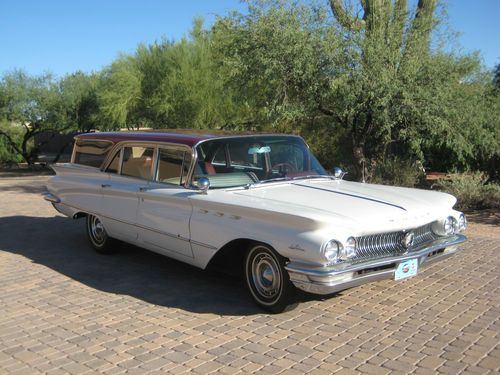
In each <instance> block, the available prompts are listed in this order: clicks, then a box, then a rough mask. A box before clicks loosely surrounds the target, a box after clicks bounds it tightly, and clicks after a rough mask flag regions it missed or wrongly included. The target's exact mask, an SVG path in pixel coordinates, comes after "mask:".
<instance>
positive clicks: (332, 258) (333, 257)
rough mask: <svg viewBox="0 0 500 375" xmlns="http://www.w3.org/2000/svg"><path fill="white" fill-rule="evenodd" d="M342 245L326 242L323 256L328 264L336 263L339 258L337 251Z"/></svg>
mask: <svg viewBox="0 0 500 375" xmlns="http://www.w3.org/2000/svg"><path fill="white" fill-rule="evenodd" d="M341 248H342V245H341V244H340V243H338V242H337V241H335V240H331V241H328V242H327V243H326V244H325V247H324V254H325V257H326V259H327V260H328V262H330V263H336V262H337V260H338V257H339V250H340V249H341Z"/></svg>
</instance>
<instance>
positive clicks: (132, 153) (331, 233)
mask: <svg viewBox="0 0 500 375" xmlns="http://www.w3.org/2000/svg"><path fill="white" fill-rule="evenodd" d="M53 168H54V170H55V171H56V176H54V177H52V178H51V179H50V180H49V183H48V193H47V194H46V196H45V199H47V200H48V201H50V202H52V203H53V205H54V207H55V208H56V209H57V210H58V211H59V212H61V213H63V214H64V215H67V216H69V217H72V218H81V217H85V218H86V232H87V235H88V238H89V240H90V243H91V245H92V246H93V247H94V248H95V249H96V250H97V251H98V252H109V251H112V250H113V249H114V248H115V247H116V241H115V240H121V241H126V242H129V243H133V244H136V245H138V246H141V247H143V248H146V249H149V250H152V251H154V252H157V253H160V254H164V255H166V256H169V257H171V258H175V259H177V260H180V261H182V262H186V263H189V264H191V265H194V266H196V267H200V268H203V269H205V268H206V267H208V266H209V265H212V264H218V265H221V264H222V265H225V267H226V269H228V270H231V271H234V270H241V272H242V274H243V276H244V279H245V282H246V285H247V287H248V290H249V291H250V294H251V296H252V297H253V299H254V300H255V302H256V303H257V304H258V305H260V306H261V307H263V308H264V309H266V310H268V311H271V312H281V311H283V310H284V309H285V308H286V307H287V306H289V305H290V304H291V302H293V296H294V292H295V291H296V289H295V288H298V289H301V290H303V291H306V292H310V293H315V294H321V295H326V294H331V293H335V292H338V291H341V290H344V289H347V288H351V287H354V286H357V285H360V284H364V283H367V282H370V281H375V280H381V279H387V278H392V279H395V280H400V279H404V278H407V277H411V276H415V275H416V274H418V273H419V272H420V270H421V269H422V268H423V267H424V266H426V265H428V264H430V263H432V262H435V261H438V260H442V259H445V258H446V257H448V256H449V255H452V254H454V253H455V252H456V251H457V245H458V244H460V243H462V242H464V241H465V240H466V237H465V236H464V235H462V234H460V233H461V232H463V231H464V230H465V228H466V225H467V223H466V219H465V216H464V215H463V214H462V213H461V212H458V211H455V210H454V209H453V205H454V204H455V202H456V199H455V198H454V197H453V196H451V195H448V194H444V193H439V192H432V191H425V190H417V189H408V188H401V187H388V186H381V185H371V184H365V183H358V182H349V181H345V180H343V179H342V177H343V172H342V171H341V170H338V169H337V170H336V171H335V173H334V175H330V174H329V173H327V172H326V171H325V170H324V168H323V167H322V166H321V165H320V163H319V162H318V160H317V159H316V158H315V157H314V155H313V154H312V153H311V151H310V150H309V148H308V146H307V145H306V144H305V142H304V141H303V140H302V138H300V137H297V136H290V135H221V134H199V133H193V132H189V131H186V132H183V133H176V132H170V133H162V132H115V133H89V134H84V135H79V136H77V137H76V140H75V146H74V150H73V155H72V159H71V163H67V164H58V165H55V166H54V167H53Z"/></svg>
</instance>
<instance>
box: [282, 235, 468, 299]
mask: <svg viewBox="0 0 500 375" xmlns="http://www.w3.org/2000/svg"><path fill="white" fill-rule="evenodd" d="M466 240H467V237H465V236H464V235H461V234H456V235H454V236H452V237H447V238H440V239H437V240H435V241H433V242H431V243H427V244H425V245H423V246H421V247H420V248H417V249H414V250H413V251H411V252H409V253H407V254H404V255H402V256H395V257H390V258H383V259H378V260H372V261H368V262H363V263H358V264H354V265H350V264H349V263H344V264H336V265H334V266H330V267H310V266H309V267H308V266H307V265H304V264H301V263H297V262H290V263H288V264H287V265H286V267H285V268H286V269H287V271H288V273H289V275H290V281H291V282H292V283H293V284H294V285H295V286H296V287H297V288H299V289H301V290H304V291H306V292H309V293H314V294H323V295H324V294H331V293H335V292H339V291H341V290H345V289H349V288H352V287H355V286H359V285H362V284H365V283H368V282H371V281H377V280H383V279H394V274H395V271H396V268H397V267H398V265H399V263H401V262H404V261H407V260H410V259H418V270H419V272H420V270H421V268H422V267H425V266H427V265H429V264H431V263H434V262H437V261H440V260H443V259H446V258H447V257H449V256H451V255H453V254H454V253H456V252H457V251H458V249H457V245H459V244H461V243H462V242H464V241H466Z"/></svg>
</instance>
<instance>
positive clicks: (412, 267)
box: [394, 259, 418, 280]
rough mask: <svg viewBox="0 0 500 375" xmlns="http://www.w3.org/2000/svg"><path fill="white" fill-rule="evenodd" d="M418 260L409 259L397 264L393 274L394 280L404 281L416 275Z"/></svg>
mask: <svg viewBox="0 0 500 375" xmlns="http://www.w3.org/2000/svg"><path fill="white" fill-rule="evenodd" d="M417 271H418V259H409V260H405V261H404V262H401V263H399V265H398V268H396V272H395V274H394V280H401V279H406V278H407V277H412V276H415V275H416V274H417Z"/></svg>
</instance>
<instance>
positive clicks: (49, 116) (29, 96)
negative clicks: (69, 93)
mask: <svg viewBox="0 0 500 375" xmlns="http://www.w3.org/2000/svg"><path fill="white" fill-rule="evenodd" d="M0 118H1V119H4V121H7V122H8V123H9V124H10V125H9V126H11V127H12V126H18V127H22V128H23V135H22V137H21V139H20V143H19V142H17V141H16V139H17V137H16V136H14V135H13V134H12V132H11V131H9V129H6V128H5V127H3V128H2V129H0V136H2V137H3V138H4V141H5V142H7V144H8V145H9V146H10V147H11V148H12V149H13V150H14V151H15V152H16V153H18V154H20V155H21V156H22V157H23V159H24V160H25V161H26V162H27V163H28V164H29V165H33V163H34V162H35V160H36V157H37V155H38V152H39V148H40V146H41V144H35V143H34V142H33V140H34V137H35V136H36V135H38V134H41V133H44V132H53V133H57V132H64V131H67V130H69V129H70V128H71V126H72V124H71V123H68V121H67V118H66V107H65V105H64V101H63V98H62V94H61V91H60V88H59V85H58V83H57V82H56V81H55V80H54V79H53V77H52V76H51V75H42V76H37V77H31V76H29V75H27V74H26V73H24V72H23V71H19V70H18V71H14V72H11V73H7V74H5V75H4V76H3V78H2V80H1V82H0Z"/></svg>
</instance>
